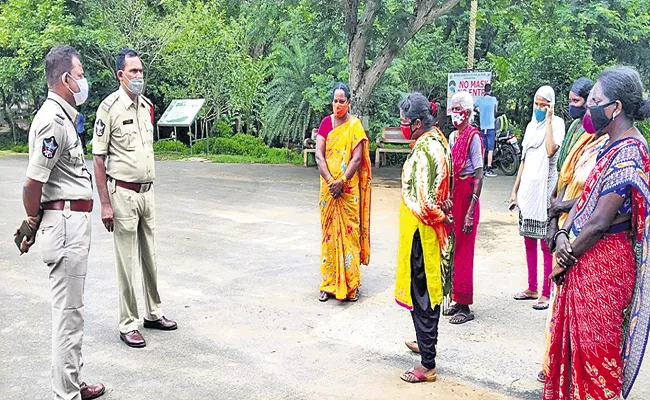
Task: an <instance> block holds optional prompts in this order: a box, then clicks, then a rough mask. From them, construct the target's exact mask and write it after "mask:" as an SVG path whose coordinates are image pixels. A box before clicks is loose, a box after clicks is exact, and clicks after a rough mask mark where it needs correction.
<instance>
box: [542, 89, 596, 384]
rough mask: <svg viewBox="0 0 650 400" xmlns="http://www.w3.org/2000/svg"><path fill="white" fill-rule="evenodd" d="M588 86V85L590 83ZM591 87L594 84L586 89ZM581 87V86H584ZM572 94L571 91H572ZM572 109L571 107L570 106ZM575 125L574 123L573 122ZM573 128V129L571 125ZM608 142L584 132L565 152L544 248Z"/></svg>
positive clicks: (545, 362)
mask: <svg viewBox="0 0 650 400" xmlns="http://www.w3.org/2000/svg"><path fill="white" fill-rule="evenodd" d="M585 80H587V78H580V79H578V81H576V84H574V85H573V87H574V88H575V87H576V85H577V84H578V83H579V82H580V81H583V82H584V81H585ZM589 82H591V81H589ZM589 86H590V87H593V83H591V84H590V85H589ZM583 87H584V86H583ZM572 91H573V89H572ZM573 96H574V94H573V93H571V94H570V97H573ZM574 101H575V97H573V99H572V100H570V102H574ZM583 106H584V109H585V111H586V99H585V104H583ZM570 107H571V106H570ZM572 114H573V115H577V114H576V113H575V112H572ZM574 125H575V121H574ZM572 126H573V125H572ZM580 127H581V129H582V118H580ZM569 140H570V138H569V137H566V138H565V139H564V142H565V143H567V142H568V141H569ZM606 141H607V135H605V134H604V133H602V132H601V133H598V134H592V133H587V132H584V130H583V134H582V135H581V136H580V137H578V138H577V140H576V142H575V143H574V146H573V148H572V149H571V151H569V152H567V156H566V160H565V161H564V164H563V165H562V168H561V170H560V177H559V179H558V182H557V186H556V188H555V190H554V192H553V194H552V195H551V207H550V208H549V210H548V227H547V231H546V244H547V246H548V247H549V248H550V249H551V250H553V238H554V237H555V234H556V233H557V231H558V230H559V227H560V226H562V225H564V221H565V220H566V218H567V216H568V214H569V211H571V208H573V206H574V205H575V203H577V202H578V198H579V197H580V195H581V194H582V191H583V189H584V185H585V181H586V180H587V177H588V176H589V174H591V171H592V170H593V169H594V166H595V165H596V159H597V157H598V153H599V152H600V150H601V149H602V148H603V146H604V145H605V142H606ZM564 149H565V147H564V146H562V149H561V151H564ZM552 289H553V290H552V293H551V299H553V298H554V297H555V293H556V292H557V287H556V286H555V285H552ZM551 305H552V306H553V308H554V307H555V304H554V302H553V300H551ZM552 315H553V313H552V312H550V313H549V315H548V319H547V321H546V331H545V332H546V348H545V352H544V360H543V363H542V372H540V373H539V374H538V377H537V379H538V380H539V381H541V382H543V381H544V379H546V375H547V374H548V347H549V345H550V340H551V338H550V334H549V332H550V323H551V316H552Z"/></svg>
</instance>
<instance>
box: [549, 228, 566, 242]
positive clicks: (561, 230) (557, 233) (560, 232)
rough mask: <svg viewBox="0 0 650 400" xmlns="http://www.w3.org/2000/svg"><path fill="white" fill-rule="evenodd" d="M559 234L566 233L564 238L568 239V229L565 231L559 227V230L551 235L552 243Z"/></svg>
mask: <svg viewBox="0 0 650 400" xmlns="http://www.w3.org/2000/svg"><path fill="white" fill-rule="evenodd" d="M560 235H566V238H567V239H568V238H569V231H567V230H566V229H560V230H559V231H557V232H555V235H553V243H555V242H557V238H558V237H559V236H560Z"/></svg>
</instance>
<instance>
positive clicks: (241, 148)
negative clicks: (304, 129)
mask: <svg viewBox="0 0 650 400" xmlns="http://www.w3.org/2000/svg"><path fill="white" fill-rule="evenodd" d="M154 152H155V154H156V155H157V156H162V157H164V158H172V159H174V158H186V157H189V156H190V155H194V156H201V157H207V158H208V159H210V160H211V161H214V162H237V163H261V164H286V163H292V164H299V163H301V162H302V158H301V155H300V154H299V153H297V152H295V151H292V150H287V149H277V148H272V147H269V146H267V145H266V144H265V143H264V141H263V140H262V139H261V138H258V137H253V136H251V135H247V134H243V133H239V134H236V135H234V136H232V137H211V138H209V139H201V140H199V141H197V142H196V143H195V144H194V146H192V148H191V149H190V148H189V147H188V146H186V145H185V144H183V143H182V142H180V141H176V140H159V141H157V142H154Z"/></svg>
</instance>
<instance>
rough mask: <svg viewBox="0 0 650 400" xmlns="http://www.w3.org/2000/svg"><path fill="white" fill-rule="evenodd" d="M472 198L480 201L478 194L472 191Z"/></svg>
mask: <svg viewBox="0 0 650 400" xmlns="http://www.w3.org/2000/svg"><path fill="white" fill-rule="evenodd" d="M472 198H473V199H474V200H476V201H478V196H477V195H476V193H472Z"/></svg>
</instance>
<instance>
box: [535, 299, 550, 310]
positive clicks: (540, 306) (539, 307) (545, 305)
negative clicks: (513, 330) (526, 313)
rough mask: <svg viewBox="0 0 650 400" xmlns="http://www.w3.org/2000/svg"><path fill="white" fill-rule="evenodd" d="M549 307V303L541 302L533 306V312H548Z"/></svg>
mask: <svg viewBox="0 0 650 400" xmlns="http://www.w3.org/2000/svg"><path fill="white" fill-rule="evenodd" d="M548 306H549V303H548V301H539V302H537V303H535V304H533V310H546V309H548Z"/></svg>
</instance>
